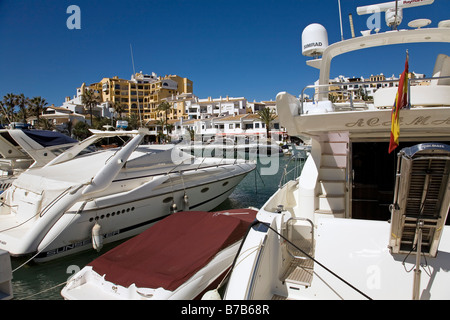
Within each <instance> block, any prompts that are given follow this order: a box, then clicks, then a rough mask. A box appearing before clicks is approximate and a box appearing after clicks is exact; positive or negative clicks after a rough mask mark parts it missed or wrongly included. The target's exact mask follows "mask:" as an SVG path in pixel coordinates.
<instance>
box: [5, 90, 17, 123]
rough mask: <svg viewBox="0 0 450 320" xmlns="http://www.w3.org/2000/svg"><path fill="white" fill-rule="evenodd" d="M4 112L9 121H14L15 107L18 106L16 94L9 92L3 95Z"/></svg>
mask: <svg viewBox="0 0 450 320" xmlns="http://www.w3.org/2000/svg"><path fill="white" fill-rule="evenodd" d="M3 107H4V113H5V116H6V118H7V119H8V122H9V123H11V122H13V121H14V108H15V107H16V95H15V94H13V93H7V94H6V95H5V96H4V97H3Z"/></svg>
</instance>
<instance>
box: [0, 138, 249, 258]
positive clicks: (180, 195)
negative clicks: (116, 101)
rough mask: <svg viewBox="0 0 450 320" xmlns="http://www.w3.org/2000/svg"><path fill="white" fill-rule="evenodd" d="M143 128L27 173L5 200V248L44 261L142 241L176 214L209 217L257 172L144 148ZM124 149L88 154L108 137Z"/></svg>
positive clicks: (0, 236)
mask: <svg viewBox="0 0 450 320" xmlns="http://www.w3.org/2000/svg"><path fill="white" fill-rule="evenodd" d="M147 133H148V131H145V130H139V131H122V132H117V131H116V132H108V131H95V132H94V135H92V136H91V137H89V138H87V139H86V140H84V141H82V142H80V143H79V144H76V145H75V146H73V147H72V148H70V149H68V150H66V151H65V152H64V153H62V154H61V155H59V156H58V157H56V158H55V159H54V160H52V161H50V162H49V163H47V164H46V165H45V166H43V167H41V168H31V169H29V170H27V171H26V172H24V173H22V174H21V175H20V176H19V177H18V178H17V179H16V180H15V181H14V182H13V184H12V186H11V187H10V188H8V189H7V190H6V191H5V192H4V193H3V194H2V195H1V199H0V200H1V207H0V248H1V249H3V250H6V251H9V253H10V254H11V256H13V257H16V256H24V255H25V256H31V258H33V259H34V260H35V261H46V260H51V259H54V258H57V257H61V256H64V255H68V254H72V253H75V252H79V251H82V250H87V249H89V248H91V249H92V247H94V248H95V249H97V250H100V249H101V247H102V245H103V244H106V243H109V242H113V241H116V240H121V239H124V238H127V237H130V236H133V235H136V234H138V233H140V232H142V231H143V230H145V229H146V228H148V227H149V226H150V225H152V224H153V223H155V222H156V221H158V220H160V219H162V218H164V217H166V216H167V215H169V214H171V213H173V212H175V211H178V210H184V211H187V210H203V211H208V210H211V209H213V208H214V207H216V206H217V205H219V204H220V203H221V202H223V201H224V200H225V199H226V198H227V197H228V196H229V195H230V194H231V193H232V192H233V190H234V188H235V187H236V185H237V184H238V183H239V182H240V181H241V180H242V179H243V178H244V177H245V176H246V175H247V174H248V173H249V172H251V171H252V170H253V169H254V168H255V164H254V163H249V162H246V161H241V160H235V159H229V160H228V159H213V158H195V157H192V156H191V155H188V154H186V153H184V152H182V151H180V150H179V149H178V148H177V147H176V146H174V145H144V144H141V141H142V139H143V137H144V136H145V135H146V134H147ZM116 135H120V136H128V137H129V141H128V142H127V143H126V144H125V145H124V146H123V147H120V148H111V149H107V150H101V151H97V152H91V153H83V152H82V151H83V150H85V149H86V147H87V146H89V145H91V144H92V143H94V142H95V141H97V140H98V139H100V138H104V137H112V136H116Z"/></svg>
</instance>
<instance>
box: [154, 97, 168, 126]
mask: <svg viewBox="0 0 450 320" xmlns="http://www.w3.org/2000/svg"><path fill="white" fill-rule="evenodd" d="M156 110H157V111H163V112H164V114H165V117H164V122H165V126H166V129H167V120H168V118H169V115H168V113H169V111H172V107H171V106H170V104H169V103H168V102H167V101H163V102H161V103H160V104H159V106H158V107H157V108H156Z"/></svg>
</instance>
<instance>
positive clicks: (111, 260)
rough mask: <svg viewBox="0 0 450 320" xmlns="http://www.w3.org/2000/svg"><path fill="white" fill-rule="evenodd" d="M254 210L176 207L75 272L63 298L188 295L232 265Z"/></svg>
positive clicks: (194, 294)
mask: <svg viewBox="0 0 450 320" xmlns="http://www.w3.org/2000/svg"><path fill="white" fill-rule="evenodd" d="M256 212H257V211H256V210H252V209H234V210H228V211H220V212H204V211H203V212H202V211H200V212H197V211H186V212H177V213H174V214H172V215H171V216H169V217H167V218H165V219H163V220H161V221H159V222H158V223H156V224H155V225H154V226H152V227H151V228H149V229H147V230H146V231H144V232H143V233H141V234H140V235H138V236H136V237H134V238H132V239H130V240H128V241H126V242H124V243H122V244H120V245H119V246H117V247H115V248H114V249H112V250H110V251H108V252H107V253H105V254H103V255H102V256H100V257H99V258H97V259H95V260H94V261H92V262H91V263H89V264H88V265H87V266H86V267H84V268H83V269H82V270H81V271H79V272H77V273H75V274H74V275H73V276H72V277H71V279H70V280H69V281H68V282H67V284H66V286H65V287H64V288H63V289H62V291H61V294H62V296H63V297H64V298H65V299H68V300H91V299H93V300H98V299H101V300H109V299H117V300H125V299H126V300H135V299H139V300H162V299H164V300H172V299H176V300H192V299H195V298H199V297H201V296H202V293H203V292H204V291H205V290H206V289H208V288H210V287H211V286H212V287H216V286H217V285H218V283H219V282H220V281H221V280H222V279H223V278H224V276H225V275H226V273H227V270H229V268H230V266H231V265H232V263H233V261H234V258H235V256H236V253H237V251H238V248H239V245H240V243H241V241H242V238H243V237H244V235H245V234H246V232H247V230H248V228H249V226H250V225H251V223H252V222H253V221H254V220H255V217H256Z"/></svg>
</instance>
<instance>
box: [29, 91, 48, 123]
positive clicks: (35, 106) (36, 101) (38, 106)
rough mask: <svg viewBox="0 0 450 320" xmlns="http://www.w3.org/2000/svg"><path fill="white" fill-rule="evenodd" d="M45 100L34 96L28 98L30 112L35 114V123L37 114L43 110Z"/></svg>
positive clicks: (37, 119)
mask: <svg viewBox="0 0 450 320" xmlns="http://www.w3.org/2000/svg"><path fill="white" fill-rule="evenodd" d="M47 104H48V103H47V101H45V99H44V98H42V97H34V98H32V99H31V100H30V109H31V112H32V113H34V114H35V115H36V123H37V124H38V125H39V116H40V115H41V113H42V112H43V111H44V110H45V106H46V105H47Z"/></svg>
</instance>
